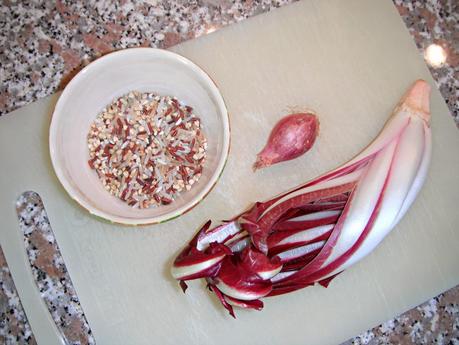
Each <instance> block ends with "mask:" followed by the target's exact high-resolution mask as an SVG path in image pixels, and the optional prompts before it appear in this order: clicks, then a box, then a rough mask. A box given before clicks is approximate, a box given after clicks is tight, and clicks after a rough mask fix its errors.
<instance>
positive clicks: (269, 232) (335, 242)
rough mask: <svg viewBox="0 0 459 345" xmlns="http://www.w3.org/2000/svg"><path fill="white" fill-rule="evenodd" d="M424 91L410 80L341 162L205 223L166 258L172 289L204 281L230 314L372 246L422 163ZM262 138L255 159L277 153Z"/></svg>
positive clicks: (329, 273)
mask: <svg viewBox="0 0 459 345" xmlns="http://www.w3.org/2000/svg"><path fill="white" fill-rule="evenodd" d="M429 95H430V87H429V85H428V84H427V83H426V82H424V81H416V82H415V83H414V84H413V86H412V87H411V89H410V90H408V92H407V93H406V94H405V96H404V97H403V98H402V100H401V101H400V102H399V105H398V106H397V108H396V109H395V111H394V114H393V116H392V117H391V118H390V119H389V121H388V122H387V124H386V126H385V127H384V129H383V130H382V131H381V133H380V134H379V135H378V137H377V138H376V139H375V140H374V141H373V142H372V143H371V144H370V145H369V146H368V147H367V148H366V149H365V150H364V151H362V153H360V154H359V155H358V156H357V157H355V158H353V159H352V160H351V161H350V162H349V163H346V164H344V165H343V166H341V167H338V168H336V169H335V170H332V171H330V172H328V173H326V174H324V175H321V176H319V177H317V178H316V179H314V180H312V181H309V182H307V183H305V184H303V185H300V186H298V187H297V188H294V189H291V190H289V191H288V192H286V193H283V194H280V195H278V196H276V197H275V198H273V199H271V200H267V201H265V202H256V203H255V204H254V205H253V206H252V207H250V208H248V209H247V210H246V211H245V212H243V213H242V214H240V215H238V216H237V217H235V218H233V219H232V220H231V221H229V222H225V223H223V224H221V225H218V226H216V227H214V228H210V223H206V224H205V225H204V226H203V227H202V229H201V230H200V231H199V232H198V234H197V235H195V237H194V238H193V240H192V241H191V242H190V243H189V245H188V246H187V247H185V248H184V249H183V251H182V252H181V253H180V255H179V256H178V257H177V258H176V260H175V261H174V265H173V268H172V274H173V276H174V277H175V278H176V279H178V280H180V281H181V283H180V284H181V286H182V288H183V285H182V282H183V284H185V283H184V281H185V280H191V279H197V278H205V279H206V280H207V282H208V287H209V289H210V290H211V291H213V292H214V293H215V295H216V296H217V298H218V299H219V300H220V302H221V303H222V305H223V306H224V307H225V308H226V309H227V310H228V312H229V313H230V315H231V316H233V317H235V314H234V310H233V306H234V307H239V308H245V309H255V310H261V309H262V308H263V302H262V301H261V299H262V298H264V297H273V296H278V295H282V294H286V293H291V292H294V291H297V290H300V289H302V288H305V287H307V286H313V285H315V284H319V285H322V286H324V287H327V286H328V285H329V284H330V282H331V281H332V280H333V279H334V278H335V277H336V276H337V275H338V274H340V273H341V272H343V271H344V270H345V269H346V268H348V267H350V266H351V265H353V264H354V263H356V262H358V261H359V260H360V259H362V258H363V257H365V256H366V255H368V254H369V253H370V252H371V251H372V250H373V249H375V248H376V246H377V245H378V244H379V243H380V242H381V241H382V240H383V238H384V237H385V236H386V235H387V234H388V233H389V232H390V231H391V230H392V228H393V227H394V226H395V225H396V224H397V223H398V221H399V220H400V219H401V218H402V217H403V215H404V214H405V212H406V211H407V210H408V208H409V207H410V205H411V203H412V202H413V201H414V199H415V198H416V195H417V193H418V192H419V190H420V188H421V186H422V184H423V182H424V180H425V177H426V174H427V170H428V165H429V161H430V152H431V132H430V127H429V126H428V125H426V122H427V121H428V118H429V109H428V107H429ZM292 116H295V115H292ZM283 121H287V122H290V121H292V120H290V119H287V120H285V119H283ZM315 123H317V124H318V122H315ZM284 124H285V123H284ZM278 126H279V127H282V126H283V124H278V125H276V127H278ZM287 127H290V124H289V126H287ZM315 128H316V129H314V131H316V130H317V128H318V125H317V126H316V127H315ZM279 131H281V130H279V128H277V129H276V128H275V129H274V130H273V133H275V134H272V135H275V136H277V135H278V132H279ZM281 137H282V135H281ZM271 143H273V145H271V146H267V147H268V148H265V149H264V150H263V151H262V152H261V153H260V162H263V164H264V165H265V166H266V164H265V163H266V161H265V159H268V158H269V159H271V158H272V157H273V154H274V152H278V151H275V150H273V147H277V148H278V147H282V145H281V146H276V145H277V144H276V142H275V141H272V142H270V144H271ZM311 145H312V144H311ZM266 157H268V158H266ZM257 161H258V160H257ZM269 163H270V164H272V163H273V160H272V159H271V160H270V161H269ZM260 165H262V163H260ZM185 286H186V285H185Z"/></svg>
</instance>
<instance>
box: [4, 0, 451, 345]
mask: <svg viewBox="0 0 459 345" xmlns="http://www.w3.org/2000/svg"><path fill="white" fill-rule="evenodd" d="M173 50H174V51H176V52H178V53H181V54H183V55H185V56H186V57H188V58H190V59H191V60H193V61H195V62H196V63H197V64H198V65H200V66H202V67H203V68H204V69H205V70H206V71H207V72H208V73H209V74H210V75H211V77H212V78H213V79H214V80H215V81H216V83H217V84H218V85H219V87H220V90H221V92H222V94H223V97H224V98H225V99H226V102H227V105H228V109H229V113H230V116H231V126H232V146H231V153H230V159H229V161H228V165H227V167H226V170H225V171H224V173H223V177H222V179H221V181H220V182H219V183H218V185H217V187H216V188H215V189H214V190H213V191H212V192H211V193H210V195H209V196H208V197H207V198H206V199H205V200H204V201H203V202H202V203H201V204H200V205H199V206H198V207H196V208H195V209H194V210H193V211H192V212H189V213H187V214H186V215H184V216H182V217H180V218H179V219H176V220H174V221H171V222H169V223H166V224H163V225H154V226H149V227H141V228H130V227H123V226H117V225H110V224H107V223H104V222H101V221H100V220H98V219H95V218H93V217H91V216H89V215H88V214H87V213H86V212H85V211H83V210H82V209H80V208H79V207H78V206H77V205H76V204H75V203H74V202H73V201H72V200H71V199H70V198H69V197H68V196H67V195H66V193H65V191H64V190H63V188H62V187H61V186H60V184H59V183H58V181H57V179H56V177H55V175H54V173H53V171H52V168H51V165H50V159H49V155H48V142H47V136H48V125H49V121H50V114H51V112H52V108H53V105H54V103H55V102H56V99H57V96H52V97H49V98H46V99H42V100H40V101H39V102H36V103H34V104H32V105H30V106H27V107H25V108H22V109H20V110H18V111H15V112H14V113H12V114H10V115H7V116H4V117H2V118H1V119H0V147H1V174H2V177H1V180H0V191H1V195H0V206H1V207H0V216H1V222H2V228H1V231H0V235H1V237H0V240H1V245H2V247H3V249H4V251H5V255H6V258H7V261H8V263H9V265H10V268H11V271H12V274H13V278H14V280H15V282H16V286H17V287H18V290H19V295H20V296H21V299H22V302H23V305H24V308H25V311H26V313H27V315H28V317H29V320H30V322H31V326H32V329H33V331H34V333H35V335H36V338H37V339H38V341H39V343H41V344H53V343H57V341H58V340H57V339H58V338H57V336H56V333H55V329H54V328H53V327H52V322H51V320H50V319H48V318H45V317H44V316H43V315H44V312H45V308H44V306H43V304H42V303H41V302H39V298H38V293H37V291H36V289H35V287H34V285H33V281H32V278H31V274H30V271H29V268H28V263H27V259H26V257H25V254H24V249H23V245H22V239H21V237H20V234H19V231H18V222H17V218H16V213H15V208H14V202H15V200H16V198H17V197H18V195H20V194H21V193H22V192H23V191H26V190H34V191H36V192H38V193H39V194H40V195H41V196H42V198H43V200H44V203H45V206H46V209H47V212H48V215H49V219H50V221H51V224H52V228H53V230H54V232H55V235H56V237H57V241H58V243H59V246H60V248H61V251H62V254H63V257H64V260H65V262H66V264H67V267H68V270H69V272H70V275H71V277H72V280H73V282H74V285H75V288H76V291H77V293H78V295H79V297H80V300H81V303H82V306H83V308H84V311H85V313H86V316H87V318H88V321H89V323H90V325H91V327H92V330H93V332H94V335H95V338H96V340H97V342H98V344H111V345H113V344H152V343H158V344H217V343H218V344H222V345H223V344H336V343H339V342H341V341H344V340H346V339H347V338H349V337H351V336H353V335H356V334H358V333H359V332H361V331H363V330H366V329H368V328H370V327H372V326H374V325H376V324H378V323H379V322H382V321H384V320H386V319H389V318H391V317H393V316H394V315H396V314H399V313H401V312H403V311H405V310H407V309H409V308H411V307H413V306H415V305H418V304H419V303H421V302H423V301H425V300H427V299H428V298H429V297H432V296H434V295H436V294H438V293H440V292H442V291H444V290H446V289H448V288H451V287H453V286H455V285H456V284H458V283H459V212H458V205H459V154H458V149H459V133H458V131H457V129H456V127H455V125H454V123H453V120H452V117H451V116H450V114H449V113H448V109H447V107H446V105H445V103H444V101H443V99H442V97H441V95H440V93H439V92H438V91H437V90H436V89H435V88H434V90H433V94H432V130H433V158H432V165H431V168H430V172H429V177H428V179H427V182H426V184H425V186H424V189H423V190H422V192H421V194H420V195H419V197H418V199H417V200H416V202H415V203H414V205H413V207H412V208H411V210H410V211H409V212H408V213H407V215H406V217H405V218H404V219H403V220H402V222H401V223H400V224H399V225H398V226H397V227H396V229H395V230H394V231H393V232H392V233H391V234H390V235H389V236H388V237H387V238H386V239H385V240H384V242H383V243H382V244H381V245H380V246H379V247H378V248H377V249H376V250H375V251H374V252H373V253H372V254H371V255H370V256H369V257H367V258H366V259H365V260H363V261H362V262H360V263H358V264H357V265H355V266H354V267H352V268H351V269H349V270H348V271H346V272H345V273H344V274H341V275H340V276H339V277H338V278H336V279H335V280H334V281H333V282H332V284H331V285H330V287H329V288H328V289H324V288H322V287H312V288H307V289H304V290H301V291H299V292H297V293H292V294H289V295H286V296H282V297H277V298H274V299H266V300H265V309H264V310H263V311H262V312H255V311H238V313H237V315H238V319H237V320H233V319H231V318H230V317H229V316H228V315H227V313H226V311H225V310H224V309H223V308H222V307H221V306H220V305H219V304H218V303H217V302H216V300H215V298H214V297H213V296H211V295H210V294H209V293H208V292H207V291H206V290H205V289H204V284H203V283H201V282H195V283H193V284H191V286H190V288H189V289H188V291H187V294H186V295H183V294H182V292H181V291H180V289H179V288H178V286H177V284H176V283H175V282H174V281H173V280H172V279H171V277H170V275H169V266H170V263H171V261H172V259H173V257H174V256H175V255H176V254H177V252H178V250H179V249H180V248H181V247H182V246H183V245H184V244H185V243H186V242H187V241H188V240H189V239H190V237H191V236H192V235H193V233H194V232H195V230H196V229H197V228H198V227H199V226H200V225H201V224H202V223H203V222H204V221H206V220H207V219H209V218H211V219H213V220H219V219H228V218H229V217H231V216H233V215H235V214H237V213H238V212H240V211H241V210H242V209H244V208H245V207H246V206H247V205H248V204H249V203H250V202H253V201H256V200H263V199H266V198H269V197H271V196H273V195H275V194H277V193H279V192H282V191H284V190H286V189H288V188H290V187H292V186H295V185H296V184H298V183H301V182H305V181H306V180H308V179H309V178H312V177H314V176H315V175H317V174H320V173H322V172H325V171H326V170H328V169H330V168H333V167H335V166H336V165H338V164H340V163H342V162H344V161H346V160H348V159H349V158H351V157H352V156H354V155H355V154H356V153H358V151H360V150H361V149H362V148H363V147H364V146H366V145H367V144H368V143H369V142H370V140H371V139H372V138H373V137H374V136H375V135H376V134H377V133H378V132H379V130H380V128H381V127H382V125H383V124H384V122H385V121H386V119H387V118H388V116H389V114H390V112H391V110H392V108H393V107H394V105H395V104H396V102H397V101H398V99H399V98H400V96H401V95H402V94H403V93H404V91H405V90H406V89H407V87H408V86H409V85H410V84H411V83H412V82H413V81H414V80H415V79H418V78H424V79H426V80H427V81H429V83H431V85H434V82H433V80H432V78H431V76H430V73H429V71H428V69H427V67H426V66H425V64H424V62H423V60H422V57H421V55H420V54H419V52H418V51H417V49H416V46H415V44H414V42H413V41H412V39H411V37H410V35H409V33H408V32H407V30H406V28H405V26H404V24H403V22H402V20H401V18H400V17H399V15H398V13H397V11H396V9H395V8H394V7H393V5H392V2H391V1H390V0H384V1H383V0H373V1H370V0H348V1H339V0H335V1H331V0H330V1H324V0H317V1H303V2H300V3H296V4H293V5H290V6H287V7H284V8H282V9H278V10H275V11H273V12H271V13H269V14H264V15H260V16H257V17H255V18H252V19H249V20H246V21H244V22H243V23H241V24H237V25H233V26H230V27H227V28H225V29H222V30H219V31H218V32H216V33H214V34H211V35H208V36H205V37H202V38H200V39H197V40H193V41H189V42H186V43H184V44H181V45H179V46H176V47H174V48H173ZM288 106H306V107H308V108H312V109H314V110H315V111H316V112H317V113H318V114H319V116H320V121H321V133H320V137H319V139H318V141H317V143H316V145H315V147H314V149H313V150H312V151H311V152H310V153H309V154H308V155H306V156H304V157H301V158H299V159H297V160H294V161H291V162H288V163H285V164H279V165H277V166H275V167H272V168H269V169H266V170H264V171H261V172H258V173H256V174H254V173H253V172H252V170H251V165H252V163H253V161H254V159H255V155H256V153H257V152H258V151H259V150H260V149H261V148H262V146H263V144H264V142H265V139H266V138H267V135H268V133H269V131H270V129H271V127H272V126H273V124H274V123H275V122H276V121H277V120H278V119H279V118H280V116H282V115H284V114H285V113H286V110H287V108H288Z"/></svg>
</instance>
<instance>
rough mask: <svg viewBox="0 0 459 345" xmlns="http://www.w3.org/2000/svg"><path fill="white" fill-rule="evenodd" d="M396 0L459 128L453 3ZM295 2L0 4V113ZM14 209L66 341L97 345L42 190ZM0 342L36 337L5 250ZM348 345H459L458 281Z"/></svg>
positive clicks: (457, 21) (6, 0)
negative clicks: (115, 54)
mask: <svg viewBox="0 0 459 345" xmlns="http://www.w3.org/2000/svg"><path fill="white" fill-rule="evenodd" d="M393 1H394V3H395V5H396V7H397V9H398V11H399V13H400V15H401V17H402V18H403V20H404V21H405V24H406V25H407V27H408V29H409V31H410V33H411V35H412V36H413V39H414V40H415V42H416V44H417V46H418V48H419V53H420V54H423V55H424V56H425V59H426V61H427V62H428V65H429V68H430V70H431V72H432V75H433V77H434V79H435V80H436V82H437V86H438V88H439V89H440V91H441V93H442V95H443V97H444V98H445V100H446V102H447V104H448V106H449V108H450V110H451V114H452V116H453V117H454V120H455V121H456V124H458V125H459V3H458V2H457V1H456V0H438V1H435V0H427V1H418V0H393ZM291 2H293V1H292V0H280V1H268V0H252V1H240V0H236V1H228V0H203V1H197V2H196V1H192V2H183V1H178V0H174V1H158V0H149V1H141V0H134V1H127V0H120V1H115V2H105V1H96V0H90V1H83V0H75V1H56V2H55V3H54V2H51V1H38V0H27V1H14V0H3V1H2V3H1V4H0V28H1V31H0V45H1V53H0V80H1V83H0V115H1V114H6V113H8V112H10V111H12V110H14V109H16V108H18V107H21V106H23V105H26V104H28V103H31V102H33V101H35V100H37V99H40V98H42V97H45V96H47V95H50V94H52V93H54V92H55V91H57V90H60V89H62V88H63V87H64V86H65V85H66V83H67V82H68V81H69V80H70V79H71V78H72V76H73V75H75V73H76V72H78V71H79V70H80V69H81V68H82V67H83V66H84V65H86V64H87V63H89V62H91V61H93V60H94V59H96V58H97V57H99V56H101V55H103V54H106V53H108V52H111V51H114V50H118V49H123V48H127V47H136V46H150V47H160V48H168V47H170V46H173V45H175V44H177V43H179V42H182V41H184V40H188V39H192V38H195V37H198V36H201V35H205V34H208V33H210V32H213V31H215V30H218V29H219V28H221V27H223V26H225V25H228V24H232V23H235V22H238V21H242V20H244V19H246V18H248V17H251V16H254V15H257V14H260V13H263V12H267V11H270V10H272V9H274V8H276V7H280V6H284V5H287V4H289V3H291ZM453 123H454V122H452V125H454V124H453ZM17 210H18V217H19V221H20V226H21V230H22V233H23V235H24V243H25V245H26V250H27V253H28V255H29V259H30V261H31V264H32V271H33V273H34V275H35V276H36V278H37V280H38V281H39V283H38V285H39V288H40V291H41V292H42V294H43V295H46V296H48V297H47V300H46V303H47V304H48V307H49V308H50V309H51V310H53V312H52V316H53V318H54V319H55V320H59V322H60V323H61V327H62V330H63V333H64V334H65V336H66V338H67V339H69V340H70V342H71V343H81V344H90V343H93V342H94V339H93V338H92V335H91V330H90V328H89V326H88V325H87V322H86V319H85V317H84V313H83V311H82V310H81V307H80V306H79V301H78V298H77V296H76V294H75V291H74V290H73V287H72V285H71V280H70V277H68V274H67V272H66V269H65V265H63V264H62V260H61V257H60V253H59V249H58V246H57V243H56V242H55V240H54V236H53V233H52V230H51V227H50V225H49V221H48V219H47V216H46V211H45V210H44V208H43V204H42V203H41V200H40V198H39V196H38V195H37V194H35V193H27V194H25V195H23V196H21V197H20V198H19V199H18V203H17ZM44 239H46V240H44ZM69 305H71V308H70V309H69V308H68V306H69ZM0 343H8V344H9V343H22V344H26V343H27V344H33V343H35V338H34V336H33V332H32V330H31V328H30V326H29V324H28V322H27V317H26V315H25V313H24V311H23V309H22V306H21V302H20V300H19V297H18V294H17V292H16V289H15V286H14V282H13V281H12V279H11V275H10V272H9V269H8V266H7V263H6V261H5V258H4V256H3V253H2V250H1V248H0ZM351 343H352V344H389V343H390V344H394V343H403V344H419V343H440V344H459V287H456V288H453V289H451V290H450V291H447V292H446V293H444V294H441V295H439V296H437V297H435V298H433V299H431V300H429V301H427V302H425V303H424V304H422V305H420V306H418V307H416V308H414V309H412V310H410V311H408V312H406V313H404V314H402V315H400V316H397V317H395V318H394V319H392V320H389V321H387V322H385V323H384V324H382V325H379V326H377V327H375V328H373V329H371V330H368V331H367V332H365V333H363V334H361V335H358V336H356V337H355V338H353V339H351V340H349V341H348V342H346V344H351Z"/></svg>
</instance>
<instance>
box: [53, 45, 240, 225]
mask: <svg viewBox="0 0 459 345" xmlns="http://www.w3.org/2000/svg"><path fill="white" fill-rule="evenodd" d="M131 54H150V55H151V57H153V58H154V57H166V58H169V59H172V60H176V61H178V62H181V63H183V64H185V65H186V66H187V67H188V68H190V69H191V70H192V71H193V72H194V73H195V74H197V75H198V76H199V77H200V78H202V80H203V81H204V82H205V83H206V84H207V86H208V88H209V90H210V92H211V93H212V96H213V97H214V98H215V100H216V101H217V107H218V109H219V112H220V113H221V114H222V115H223V116H222V120H223V148H222V154H221V155H220V157H219V159H218V163H217V168H216V169H215V171H214V172H213V174H212V175H211V176H210V179H209V181H208V182H207V183H206V184H205V186H204V188H203V189H202V190H201V192H199V193H198V194H197V195H196V196H195V197H194V198H193V199H191V201H190V202H188V203H186V204H185V205H183V206H182V207H180V208H177V209H174V210H171V211H170V212H167V213H165V214H163V215H160V216H155V217H144V218H129V217H123V216H117V215H112V214H109V213H107V212H104V211H102V210H100V209H98V208H96V207H94V206H93V205H91V204H90V203H88V202H86V200H84V199H82V198H80V197H79V195H78V193H77V191H76V190H77V188H74V187H73V186H72V183H71V182H70V181H69V180H68V179H67V178H66V176H65V174H64V172H63V168H62V167H61V166H60V164H59V160H58V158H57V153H56V151H57V150H56V148H55V147H56V140H57V128H58V123H59V121H60V120H61V118H62V116H64V115H63V114H64V113H65V112H64V111H63V109H64V103H66V101H67V100H68V98H69V97H70V96H71V94H72V91H73V90H74V88H75V86H76V85H77V84H79V82H80V81H81V79H82V78H83V76H84V75H85V74H87V73H89V72H90V71H91V70H93V69H94V68H96V67H98V66H99V65H103V64H105V63H106V62H107V61H109V60H112V59H115V58H120V57H122V56H125V55H131ZM48 140H49V141H48V144H49V153H50V157H51V164H52V166H53V169H54V172H55V174H56V176H57V178H58V180H59V182H60V183H61V185H62V186H63V187H64V189H65V191H66V192H67V194H68V195H69V196H70V197H71V198H72V199H73V200H75V201H76V202H77V204H79V205H80V206H81V207H83V208H84V209H85V210H86V211H88V212H89V213H90V214H91V215H93V216H96V217H98V218H102V219H103V220H108V221H110V222H111V223H116V224H122V225H134V226H136V225H153V224H159V223H164V222H167V221H169V220H172V219H175V218H177V217H179V216H181V215H183V214H185V213H186V212H188V211H190V210H191V209H193V208H194V207H195V206H197V205H198V204H199V203H200V202H201V201H202V200H204V199H205V198H206V196H207V195H208V194H209V193H210V191H211V190H212V189H213V188H214V187H215V185H216V183H217V182H218V180H219V179H220V177H221V175H222V173H223V170H224V168H225V166H226V163H227V160H228V156H229V150H230V142H231V130H230V120H229V114H228V109H227V107H226V103H225V100H224V98H223V96H222V94H221V92H220V89H219V88H218V86H217V84H216V83H215V81H214V80H213V79H212V78H211V77H210V76H209V75H208V74H207V72H205V71H204V69H203V68H201V67H200V66H198V65H197V64H196V63H194V62H193V61H191V60H190V59H188V58H186V57H184V56H182V55H180V54H178V53H175V52H171V51H168V50H164V49H160V48H150V47H136V48H126V49H122V50H118V51H115V52H112V53H109V54H106V55H104V56H102V57H100V58H98V59H96V60H94V61H93V62H91V63H89V64H88V65H86V66H85V67H84V68H82V69H81V70H80V71H79V72H78V73H77V74H76V75H75V76H74V77H73V78H72V79H71V80H70V82H69V83H68V84H67V85H66V87H65V88H64V90H63V91H62V93H61V95H60V96H59V99H58V100H57V103H56V105H55V107H54V111H53V114H52V117H51V123H50V126H49V137H48ZM79 193H81V192H79Z"/></svg>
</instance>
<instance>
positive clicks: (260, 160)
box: [252, 153, 271, 172]
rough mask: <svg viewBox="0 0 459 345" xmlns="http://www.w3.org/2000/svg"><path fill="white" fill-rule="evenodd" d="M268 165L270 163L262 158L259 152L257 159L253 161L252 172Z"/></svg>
mask: <svg viewBox="0 0 459 345" xmlns="http://www.w3.org/2000/svg"><path fill="white" fill-rule="evenodd" d="M268 165H271V163H269V162H265V159H264V158H263V156H262V154H261V153H259V154H257V160H256V161H255V163H253V166H252V170H253V172H255V171H257V170H258V169H263V168H265V167H267V166H268Z"/></svg>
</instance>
